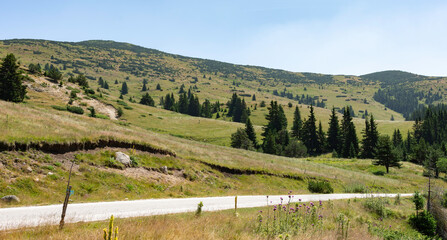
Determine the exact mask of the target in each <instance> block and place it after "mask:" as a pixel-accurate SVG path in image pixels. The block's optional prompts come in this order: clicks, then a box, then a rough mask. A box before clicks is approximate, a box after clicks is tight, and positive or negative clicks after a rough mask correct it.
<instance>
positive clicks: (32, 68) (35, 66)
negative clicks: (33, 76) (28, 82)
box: [28, 63, 42, 73]
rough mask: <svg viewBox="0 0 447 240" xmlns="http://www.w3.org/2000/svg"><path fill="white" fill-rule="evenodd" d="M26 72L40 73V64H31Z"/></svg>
mask: <svg viewBox="0 0 447 240" xmlns="http://www.w3.org/2000/svg"><path fill="white" fill-rule="evenodd" d="M28 70H29V71H30V72H31V73H41V72H42V68H41V67H40V64H39V63H38V64H33V63H31V64H30V65H29V66H28Z"/></svg>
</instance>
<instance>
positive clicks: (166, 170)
mask: <svg viewBox="0 0 447 240" xmlns="http://www.w3.org/2000/svg"><path fill="white" fill-rule="evenodd" d="M161 172H163V173H164V174H168V167H166V166H163V167H161Z"/></svg>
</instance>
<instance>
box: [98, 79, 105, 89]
mask: <svg viewBox="0 0 447 240" xmlns="http://www.w3.org/2000/svg"><path fill="white" fill-rule="evenodd" d="M98 85H99V86H101V87H102V88H104V79H102V77H99V79H98Z"/></svg>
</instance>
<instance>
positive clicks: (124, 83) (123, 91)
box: [120, 82, 129, 95]
mask: <svg viewBox="0 0 447 240" xmlns="http://www.w3.org/2000/svg"><path fill="white" fill-rule="evenodd" d="M120 92H121V94H122V95H126V94H127V93H129V89H128V88H127V83H126V82H123V84H122V85H121V91H120Z"/></svg>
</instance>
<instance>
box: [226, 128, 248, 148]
mask: <svg viewBox="0 0 447 240" xmlns="http://www.w3.org/2000/svg"><path fill="white" fill-rule="evenodd" d="M231 147H234V148H242V149H246V150H252V149H253V143H252V141H251V140H250V139H249V138H248V136H247V133H246V132H245V130H244V129H242V128H238V129H237V131H236V132H235V133H233V134H232V135H231Z"/></svg>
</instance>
